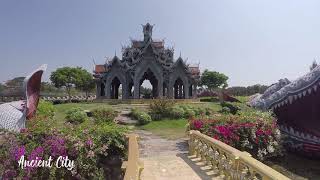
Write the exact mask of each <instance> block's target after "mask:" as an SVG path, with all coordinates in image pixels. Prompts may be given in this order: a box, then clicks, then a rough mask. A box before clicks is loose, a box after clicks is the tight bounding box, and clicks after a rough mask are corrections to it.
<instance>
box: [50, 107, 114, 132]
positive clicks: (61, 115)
mask: <svg viewBox="0 0 320 180" xmlns="http://www.w3.org/2000/svg"><path fill="white" fill-rule="evenodd" d="M54 107H55V108H56V110H55V114H54V117H53V120H54V121H55V122H56V126H57V127H61V126H63V123H64V122H65V116H66V112H67V111H68V110H69V109H70V108H73V107H80V108H82V109H84V110H91V109H94V108H98V107H110V105H108V104H105V103H67V104H57V105H54Z"/></svg>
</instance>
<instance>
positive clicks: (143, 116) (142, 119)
mask: <svg viewBox="0 0 320 180" xmlns="http://www.w3.org/2000/svg"><path fill="white" fill-rule="evenodd" d="M130 116H131V117H133V118H134V119H136V120H137V121H138V124H139V125H144V124H148V123H149V122H151V121H152V119H151V116H150V115H149V114H147V113H145V112H142V111H139V110H137V109H132V111H131V113H130Z"/></svg>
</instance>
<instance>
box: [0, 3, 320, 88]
mask: <svg viewBox="0 0 320 180" xmlns="http://www.w3.org/2000/svg"><path fill="white" fill-rule="evenodd" d="M146 22H150V23H151V24H155V27H154V31H153V38H154V39H162V38H165V41H166V45H168V46H174V48H175V57H176V58H177V57H178V56H179V53H180V52H181V54H182V57H183V58H188V61H189V62H190V63H193V62H198V61H200V67H201V69H202V70H204V69H205V68H208V69H211V70H215V71H219V72H222V73H225V74H226V75H227V76H229V85H231V86H235V85H242V86H246V85H253V84H257V83H260V84H270V83H273V82H275V81H277V80H278V79H280V78H284V77H287V78H289V79H290V80H293V79H295V78H297V77H299V76H300V75H303V74H305V73H306V72H308V71H309V65H310V64H311V62H312V61H313V59H314V58H319V57H320V1H318V0H315V1H308V0H304V1H303V0H299V1H294V0H265V1H262V0H250V1H249V0H248V1H245V0H241V1H240V0H234V1H228V0H201V1H200V0H199V1H196V0H181V1H179V0H176V1H173V0H161V1H152V0H151V1H150V0H144V1H142V0H134V1H133V0H128V1H121V0H117V1H112V2H111V1H107V0H97V1H96V0H86V1H84V0H1V1H0V81H1V82H2V81H4V80H7V79H9V78H13V77H15V76H25V75H26V74H27V73H28V72H30V71H32V70H33V69H34V68H36V67H37V66H39V65H41V64H43V63H47V64H48V71H47V72H46V74H45V80H48V77H49V74H50V72H51V71H52V70H54V69H56V68H57V67H62V66H83V67H85V68H86V69H88V70H89V71H90V72H91V71H92V69H93V62H92V57H93V58H94V59H95V61H96V63H104V61H105V59H104V57H105V56H108V57H112V56H114V54H115V51H116V52H117V54H118V56H120V52H121V44H123V45H126V44H129V43H130V37H131V38H134V39H138V38H139V39H142V28H141V24H144V23H146ZM318 60H320V59H318Z"/></svg>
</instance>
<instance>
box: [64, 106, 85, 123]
mask: <svg viewBox="0 0 320 180" xmlns="http://www.w3.org/2000/svg"><path fill="white" fill-rule="evenodd" d="M87 117H88V116H87V114H86V113H85V112H84V111H83V109H81V108H71V109H69V110H68V111H67V112H66V120H67V121H68V122H70V123H76V124H79V123H82V122H83V121H85V120H86V119H87Z"/></svg>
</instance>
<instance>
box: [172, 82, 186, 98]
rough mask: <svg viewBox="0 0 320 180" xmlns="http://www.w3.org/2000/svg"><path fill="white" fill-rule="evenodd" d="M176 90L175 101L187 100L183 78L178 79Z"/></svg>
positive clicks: (174, 86)
mask: <svg viewBox="0 0 320 180" xmlns="http://www.w3.org/2000/svg"><path fill="white" fill-rule="evenodd" d="M173 89H174V98H175V99H184V98H185V87H184V84H183V81H182V80H181V78H178V79H177V80H176V81H175V82H174V85H173Z"/></svg>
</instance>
